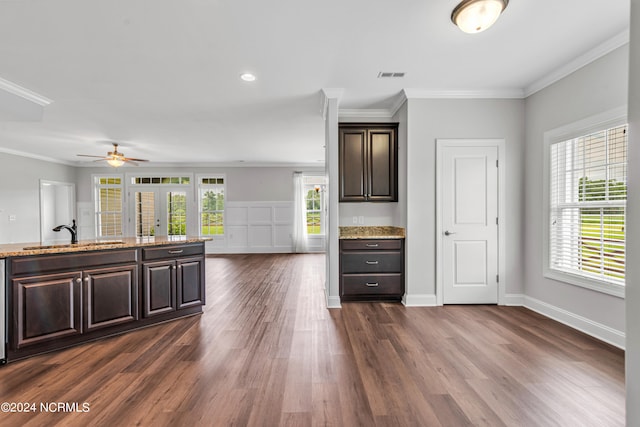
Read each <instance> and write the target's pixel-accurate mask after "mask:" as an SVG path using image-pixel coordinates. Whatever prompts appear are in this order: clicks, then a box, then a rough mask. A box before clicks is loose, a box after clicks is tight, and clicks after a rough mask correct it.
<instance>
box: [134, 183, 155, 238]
mask: <svg viewBox="0 0 640 427" xmlns="http://www.w3.org/2000/svg"><path fill="white" fill-rule="evenodd" d="M135 218H136V219H135V221H136V223H135V229H136V237H150V236H155V235H156V227H159V226H160V221H159V217H158V216H157V215H156V192H155V191H136V192H135Z"/></svg>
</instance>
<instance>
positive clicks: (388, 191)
mask: <svg viewBox="0 0 640 427" xmlns="http://www.w3.org/2000/svg"><path fill="white" fill-rule="evenodd" d="M367 148H368V154H369V155H368V156H367V161H368V164H367V169H368V172H369V173H368V176H367V179H368V181H367V187H368V196H367V200H369V201H372V202H380V201H387V202H395V201H397V200H398V197H397V194H398V184H397V182H398V171H397V160H396V152H397V143H396V131H395V129H371V130H369V133H368V146H367Z"/></svg>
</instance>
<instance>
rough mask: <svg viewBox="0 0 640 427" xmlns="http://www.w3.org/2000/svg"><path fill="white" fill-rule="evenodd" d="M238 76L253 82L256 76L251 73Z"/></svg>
mask: <svg viewBox="0 0 640 427" xmlns="http://www.w3.org/2000/svg"><path fill="white" fill-rule="evenodd" d="M240 78H241V79H242V80H244V81H245V82H253V81H255V80H256V76H255V75H253V74H251V73H244V74H240Z"/></svg>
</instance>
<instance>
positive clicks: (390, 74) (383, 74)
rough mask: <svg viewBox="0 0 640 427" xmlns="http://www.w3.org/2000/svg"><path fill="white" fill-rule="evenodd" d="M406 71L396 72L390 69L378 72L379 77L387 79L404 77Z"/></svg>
mask: <svg viewBox="0 0 640 427" xmlns="http://www.w3.org/2000/svg"><path fill="white" fill-rule="evenodd" d="M404 74H405V73H394V72H390V71H380V72H379V73H378V78H379V79H386V78H402V77H404Z"/></svg>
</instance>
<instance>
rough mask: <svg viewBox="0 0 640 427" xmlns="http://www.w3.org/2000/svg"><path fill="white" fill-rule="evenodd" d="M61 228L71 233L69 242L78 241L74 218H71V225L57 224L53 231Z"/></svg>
mask: <svg viewBox="0 0 640 427" xmlns="http://www.w3.org/2000/svg"><path fill="white" fill-rule="evenodd" d="M62 229H66V230H69V233H71V244H73V243H78V227H76V220H75V219H74V220H73V225H71V227H69V226H68V225H59V226H57V227H56V228H54V229H53V231H60V230H62Z"/></svg>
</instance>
